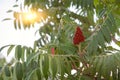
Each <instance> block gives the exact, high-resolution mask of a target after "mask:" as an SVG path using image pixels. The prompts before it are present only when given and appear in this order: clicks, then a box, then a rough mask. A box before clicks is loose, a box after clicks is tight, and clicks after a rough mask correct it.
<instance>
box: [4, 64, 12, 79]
mask: <svg viewBox="0 0 120 80" xmlns="http://www.w3.org/2000/svg"><path fill="white" fill-rule="evenodd" d="M4 71H5V75H6V76H7V77H10V76H11V73H10V70H9V67H7V66H5V67H4Z"/></svg>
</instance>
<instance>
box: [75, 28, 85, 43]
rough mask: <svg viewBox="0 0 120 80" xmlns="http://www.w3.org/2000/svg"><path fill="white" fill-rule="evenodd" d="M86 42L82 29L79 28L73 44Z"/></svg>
mask: <svg viewBox="0 0 120 80" xmlns="http://www.w3.org/2000/svg"><path fill="white" fill-rule="evenodd" d="M84 40H85V37H84V35H83V33H82V30H81V29H80V27H77V28H76V32H75V35H74V37H73V44H74V45H78V44H79V43H80V42H83V41H84Z"/></svg>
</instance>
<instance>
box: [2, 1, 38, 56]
mask: <svg viewBox="0 0 120 80" xmlns="http://www.w3.org/2000/svg"><path fill="white" fill-rule="evenodd" d="M13 4H15V0H0V47H2V46H5V45H9V44H17V45H19V44H20V45H26V46H30V47H33V43H34V41H35V40H36V39H37V38H38V36H37V35H35V32H36V31H37V30H38V29H39V27H37V26H36V27H34V28H32V27H31V28H30V29H26V30H24V29H22V30H19V29H18V30H15V28H14V25H13V21H12V20H7V21H2V20H3V19H4V18H9V17H10V18H12V16H13V14H12V13H6V11H8V10H9V9H12V8H13V7H12V6H13ZM2 54H3V55H4V56H6V50H4V51H2ZM0 57H1V55H0ZM9 57H11V56H9ZM7 58H8V57H7Z"/></svg>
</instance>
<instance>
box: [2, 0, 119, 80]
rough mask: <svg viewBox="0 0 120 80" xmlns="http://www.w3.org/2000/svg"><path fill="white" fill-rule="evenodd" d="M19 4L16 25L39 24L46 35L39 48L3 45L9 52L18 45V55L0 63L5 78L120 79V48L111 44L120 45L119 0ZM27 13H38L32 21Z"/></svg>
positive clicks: (32, 0) (48, 0)
mask: <svg viewBox="0 0 120 80" xmlns="http://www.w3.org/2000/svg"><path fill="white" fill-rule="evenodd" d="M14 7H20V8H21V9H20V10H21V11H19V12H17V11H13V14H14V27H15V29H21V28H24V29H26V28H31V27H32V26H33V27H34V26H35V24H39V25H40V28H39V30H38V33H39V35H40V38H39V39H38V40H36V41H35V42H34V47H33V48H31V47H27V46H21V45H7V46H4V47H2V48H1V50H2V49H4V48H6V47H8V51H7V54H8V55H9V54H10V52H11V50H14V49H15V59H14V60H13V61H12V62H11V63H9V64H5V65H4V64H3V65H0V67H1V69H0V80H120V62H119V61H120V51H119V50H118V49H115V48H114V47H113V46H111V45H110V43H111V42H114V43H115V44H116V45H118V46H120V41H118V40H117V39H116V35H117V36H119V35H120V33H119V27H120V15H119V14H120V8H119V7H120V1H119V0H25V1H24V6H20V5H18V6H17V5H14ZM26 9H27V10H26ZM27 11H30V12H33V13H35V14H36V16H37V17H35V16H34V17H35V18H34V19H33V21H31V20H28V19H27V18H25V15H26V13H27ZM8 12H11V10H9V11H8ZM76 36H77V37H76ZM73 69H74V70H76V73H74V74H72V73H71V71H72V70H73Z"/></svg>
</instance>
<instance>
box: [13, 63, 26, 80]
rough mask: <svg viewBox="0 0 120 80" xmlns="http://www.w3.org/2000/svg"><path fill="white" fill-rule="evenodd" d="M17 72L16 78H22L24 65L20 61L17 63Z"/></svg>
mask: <svg viewBox="0 0 120 80" xmlns="http://www.w3.org/2000/svg"><path fill="white" fill-rule="evenodd" d="M15 74H16V78H17V80H22V78H23V74H24V73H23V66H22V63H20V62H17V63H16V64H15Z"/></svg>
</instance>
